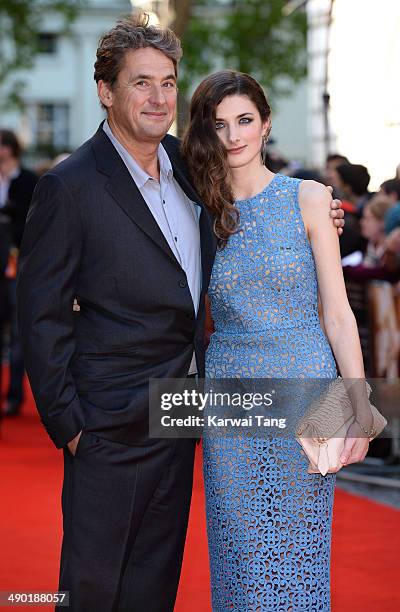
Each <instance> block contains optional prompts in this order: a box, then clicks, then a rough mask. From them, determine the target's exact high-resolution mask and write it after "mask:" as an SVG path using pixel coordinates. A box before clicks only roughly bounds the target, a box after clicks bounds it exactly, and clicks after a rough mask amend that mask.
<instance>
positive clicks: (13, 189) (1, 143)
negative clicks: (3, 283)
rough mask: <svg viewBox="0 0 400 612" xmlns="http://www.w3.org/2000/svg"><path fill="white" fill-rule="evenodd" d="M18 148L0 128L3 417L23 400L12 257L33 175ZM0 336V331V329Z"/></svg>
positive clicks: (8, 132) (34, 179) (11, 134)
mask: <svg viewBox="0 0 400 612" xmlns="http://www.w3.org/2000/svg"><path fill="white" fill-rule="evenodd" d="M21 154H22V148H21V145H20V143H19V142H18V139H17V137H16V135H15V134H14V132H12V131H11V130H6V129H0V212H1V214H2V215H3V216H4V217H5V218H6V219H8V220H9V229H10V237H11V247H12V254H11V257H10V262H9V263H10V265H9V266H8V270H7V286H8V287H7V288H8V300H9V305H10V310H9V321H8V323H9V325H10V384H9V389H8V393H7V399H6V405H5V415H6V416H16V415H18V414H20V412H21V406H22V402H23V399H24V392H23V379H24V372H25V369H24V362H23V357H22V350H21V345H20V341H19V337H18V330H17V316H16V263H17V261H16V258H17V256H18V250H19V247H20V245H21V240H22V235H23V233H24V228H25V221H26V216H27V214H28V209H29V205H30V202H31V199H32V195H33V191H34V189H35V186H36V183H37V180H38V179H37V176H36V174H34V173H33V172H31V171H30V170H28V169H26V168H24V167H23V166H22V165H21ZM0 333H1V330H0Z"/></svg>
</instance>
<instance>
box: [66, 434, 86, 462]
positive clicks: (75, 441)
mask: <svg viewBox="0 0 400 612" xmlns="http://www.w3.org/2000/svg"><path fill="white" fill-rule="evenodd" d="M81 435H82V431H80V432H79V433H78V435H77V436H75V438H74V439H73V440H71V442H68V444H67V446H68V450H69V452H70V453H71V455H73V456H74V457H75V453H76V447H77V446H78V442H79V439H80V437H81Z"/></svg>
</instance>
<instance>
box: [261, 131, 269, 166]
mask: <svg viewBox="0 0 400 612" xmlns="http://www.w3.org/2000/svg"><path fill="white" fill-rule="evenodd" d="M267 142H268V136H263V137H262V145H261V159H262V162H263V164H265V161H266V159H267Z"/></svg>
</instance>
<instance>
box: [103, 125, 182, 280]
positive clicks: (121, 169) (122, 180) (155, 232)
mask: <svg viewBox="0 0 400 612" xmlns="http://www.w3.org/2000/svg"><path fill="white" fill-rule="evenodd" d="M92 146H93V149H94V152H95V156H96V161H97V168H98V170H99V171H100V172H102V173H103V174H106V175H108V176H109V177H110V178H109V180H108V182H107V183H106V190H107V191H108V193H109V194H110V195H111V197H112V198H113V199H114V200H115V202H116V203H117V204H118V206H119V207H120V208H121V209H122V210H123V211H124V213H125V214H126V215H127V216H128V217H129V219H130V220H131V221H132V222H133V223H135V225H137V226H138V227H139V228H140V229H141V230H142V232H144V233H145V234H146V236H148V237H149V238H150V239H151V240H152V241H153V242H154V243H155V244H156V245H157V246H158V247H160V249H162V250H163V251H164V253H165V254H166V255H167V256H168V257H169V258H170V259H171V261H172V262H173V263H174V264H175V265H177V266H178V267H179V269H180V270H181V266H180V264H179V262H178V260H177V259H176V257H175V255H174V253H173V252H172V250H171V249H170V246H169V244H168V242H167V240H166V239H165V237H164V234H163V233H162V231H161V230H160V228H159V226H158V223H157V221H156V220H155V219H154V217H153V215H152V214H151V212H150V210H149V207H148V206H147V204H146V201H145V200H144V198H143V196H142V194H141V193H140V190H139V189H138V187H137V185H136V183H135V181H134V180H133V178H132V177H131V175H130V173H129V171H128V169H127V168H126V166H125V164H124V162H123V161H122V159H121V157H120V155H119V153H118V152H117V151H116V149H115V147H114V145H113V144H112V143H111V141H110V139H109V138H108V136H107V135H106V134H105V133H104V131H103V128H102V126H100V128H99V130H98V131H97V133H96V134H95V136H94V137H93V140H92Z"/></svg>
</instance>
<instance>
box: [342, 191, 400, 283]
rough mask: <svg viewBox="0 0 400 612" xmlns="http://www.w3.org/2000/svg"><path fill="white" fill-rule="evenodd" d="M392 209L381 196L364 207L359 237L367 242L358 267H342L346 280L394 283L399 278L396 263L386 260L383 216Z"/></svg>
mask: <svg viewBox="0 0 400 612" xmlns="http://www.w3.org/2000/svg"><path fill="white" fill-rule="evenodd" d="M392 207H393V204H392V202H391V200H390V199H389V198H387V197H385V196H382V195H381V194H376V195H375V196H373V197H372V198H371V200H370V201H369V202H367V204H366V205H365V206H364V210H363V216H362V218H361V222H360V225H361V235H362V236H363V237H364V238H365V239H366V240H368V243H367V249H366V252H365V254H364V258H363V261H362V263H361V264H360V265H358V266H344V267H343V271H344V274H345V276H346V278H350V279H352V280H355V281H356V282H361V283H364V282H368V281H369V280H386V281H389V282H395V281H396V280H397V279H398V278H399V268H398V265H396V262H393V261H392V260H391V259H388V255H387V245H386V233H385V215H386V214H387V213H388V211H390V209H391V208H392Z"/></svg>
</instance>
